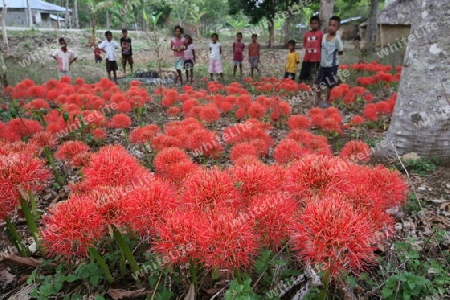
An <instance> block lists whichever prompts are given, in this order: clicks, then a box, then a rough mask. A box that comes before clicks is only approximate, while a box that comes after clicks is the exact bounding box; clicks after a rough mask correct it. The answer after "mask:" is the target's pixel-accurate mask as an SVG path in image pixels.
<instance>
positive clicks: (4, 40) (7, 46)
mask: <svg viewBox="0 0 450 300" xmlns="http://www.w3.org/2000/svg"><path fill="white" fill-rule="evenodd" d="M7 11H8V7H6V0H3V9H2V13H1V14H0V18H1V19H2V22H1V23H2V35H3V45H4V46H5V50H9V43H8V32H7V31H6V24H5V18H6V13H7Z"/></svg>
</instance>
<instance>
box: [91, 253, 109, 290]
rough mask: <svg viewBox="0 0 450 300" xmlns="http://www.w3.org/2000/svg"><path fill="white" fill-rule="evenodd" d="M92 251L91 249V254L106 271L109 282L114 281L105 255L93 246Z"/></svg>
mask: <svg viewBox="0 0 450 300" xmlns="http://www.w3.org/2000/svg"><path fill="white" fill-rule="evenodd" d="M90 251H91V254H92V255H93V256H94V257H95V259H96V260H97V263H98V265H99V266H100V268H101V269H102V270H103V272H104V273H105V276H106V281H108V282H109V283H113V282H114V278H113V277H112V275H111V272H110V271H109V268H108V266H107V265H106V263H105V260H104V259H103V257H102V256H101V255H100V253H98V251H97V250H96V249H95V248H91V249H90Z"/></svg>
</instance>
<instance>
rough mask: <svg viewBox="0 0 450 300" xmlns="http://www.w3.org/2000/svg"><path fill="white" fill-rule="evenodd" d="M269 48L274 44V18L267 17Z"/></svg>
mask: <svg viewBox="0 0 450 300" xmlns="http://www.w3.org/2000/svg"><path fill="white" fill-rule="evenodd" d="M268 23H269V28H268V29H269V48H270V47H273V46H275V18H273V17H272V18H270V19H269V22H268Z"/></svg>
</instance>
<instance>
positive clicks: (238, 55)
mask: <svg viewBox="0 0 450 300" xmlns="http://www.w3.org/2000/svg"><path fill="white" fill-rule="evenodd" d="M244 49H245V44H244V43H243V42H234V43H233V60H234V61H243V60H244Z"/></svg>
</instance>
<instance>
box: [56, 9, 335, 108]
mask: <svg viewBox="0 0 450 300" xmlns="http://www.w3.org/2000/svg"><path fill="white" fill-rule="evenodd" d="M339 26H340V18H339V17H337V16H333V17H331V18H330V20H329V22H328V28H327V33H326V34H323V33H322V31H321V30H320V29H319V28H320V20H319V17H317V16H313V17H312V18H311V19H310V27H311V30H310V31H308V32H306V34H305V36H304V38H303V47H304V49H305V56H304V57H303V61H302V68H301V72H300V76H299V81H309V83H310V85H313V78H314V76H313V75H314V74H317V76H315V77H316V80H315V82H314V85H315V86H316V87H320V89H316V95H317V102H318V104H319V106H322V107H326V106H327V105H328V103H327V102H322V100H321V90H322V89H324V88H326V89H327V100H329V97H330V93H331V89H332V88H333V87H335V86H336V85H337V84H338V81H337V72H338V69H339V59H338V56H339V55H342V54H343V43H342V40H341V38H340V37H339V36H338V35H337V31H338V30H339ZM183 33H184V32H183V28H182V27H181V26H178V25H177V26H175V29H174V37H173V38H172V40H171V42H170V49H171V50H172V51H173V53H174V57H175V64H174V67H175V70H176V72H177V76H176V78H175V84H177V83H178V81H179V82H180V84H183V77H182V70H185V71H186V81H189V82H190V83H192V81H193V68H194V65H195V62H196V53H195V47H194V44H193V41H192V37H191V36H189V35H184V36H182V35H183ZM105 37H106V40H105V41H102V42H100V43H99V44H98V45H97V46H95V49H94V55H95V61H96V62H97V63H99V62H102V54H103V52H105V54H106V72H107V73H108V77H109V79H111V72H112V73H113V75H114V81H115V82H117V70H118V66H117V55H116V49H118V48H119V44H118V43H116V42H115V41H113V40H112V33H111V31H107V32H106V33H105ZM59 43H60V45H61V49H60V50H57V51H55V52H54V53H52V57H53V58H54V59H55V60H57V61H58V74H59V77H60V78H61V77H62V76H69V77H70V69H71V65H72V63H73V62H74V61H75V60H77V56H76V54H74V53H73V52H72V51H70V50H68V49H67V43H66V42H65V40H64V39H63V38H60V39H59ZM287 45H288V49H289V52H288V54H287V57H286V72H285V76H284V77H285V78H291V79H292V80H295V77H296V70H297V67H298V64H299V63H300V57H299V55H298V53H297V52H296V51H295V41H294V40H290V41H289V42H288V44H287ZM120 46H121V48H122V67H123V72H124V74H126V65H127V63H128V64H129V65H130V69H131V72H133V53H132V47H131V39H130V38H129V37H128V32H127V30H126V29H122V37H121V39H120ZM208 48H209V64H208V73H210V76H211V79H213V75H214V74H219V76H220V78H223V69H222V63H221V54H222V45H221V44H220V42H219V36H218V35H217V33H213V34H212V36H211V43H210V44H209V46H208ZM244 50H245V44H244V43H243V42H242V33H241V32H238V33H237V34H236V41H235V42H233V76H236V72H237V68H238V66H239V71H240V75H241V76H242V63H243V61H244ZM248 50H249V52H248V55H249V63H250V70H251V76H252V77H253V75H254V70H255V69H256V70H257V72H258V74H260V73H261V71H260V68H259V63H260V45H259V44H258V42H257V35H256V34H253V35H252V42H251V43H250V44H249V46H248Z"/></svg>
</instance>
